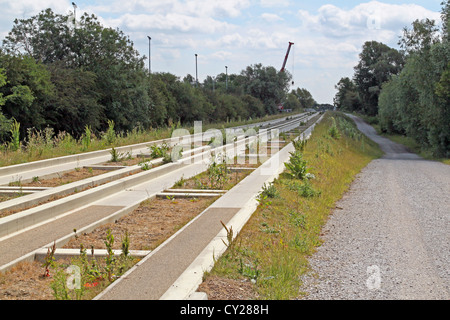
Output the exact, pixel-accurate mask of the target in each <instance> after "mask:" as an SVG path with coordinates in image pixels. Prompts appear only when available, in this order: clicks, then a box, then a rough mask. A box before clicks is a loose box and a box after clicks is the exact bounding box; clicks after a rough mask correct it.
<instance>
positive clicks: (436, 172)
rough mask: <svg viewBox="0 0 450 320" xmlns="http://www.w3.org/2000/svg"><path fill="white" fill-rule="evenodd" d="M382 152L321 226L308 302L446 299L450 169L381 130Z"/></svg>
mask: <svg viewBox="0 0 450 320" xmlns="http://www.w3.org/2000/svg"><path fill="white" fill-rule="evenodd" d="M353 118H354V120H355V122H356V123H357V125H358V128H359V129H360V130H361V131H362V132H363V133H365V134H366V135H367V136H368V137H369V138H371V139H372V140H374V141H375V142H377V143H378V144H379V145H380V146H381V148H382V149H383V151H384V152H385V155H384V156H383V157H382V158H380V159H377V160H374V161H372V162H371V163H370V164H369V165H368V166H366V167H365V168H364V169H363V170H362V171H361V173H360V174H359V175H358V176H357V177H356V179H355V181H354V182H353V184H352V185H351V187H350V189H349V191H348V192H347V193H346V194H345V195H344V197H343V198H342V199H341V200H340V201H339V202H338V203H337V207H339V209H335V210H334V211H333V213H332V214H331V215H330V217H329V220H328V222H327V224H326V225H325V227H324V229H323V233H324V235H323V239H322V240H323V241H324V242H323V244H322V246H321V247H319V248H318V250H317V252H316V253H315V254H314V255H313V256H312V257H311V259H310V266H311V268H312V270H313V271H312V272H310V273H308V274H307V275H305V277H304V279H303V282H304V285H303V287H302V288H301V290H300V291H301V292H305V293H306V294H307V295H306V296H305V297H304V299H311V300H317V299H320V300H324V299H326V300H417V299H421V300H435V299H436V300H448V299H449V298H450V267H449V266H450V236H449V235H450V232H449V231H450V166H448V165H445V164H443V163H440V162H435V161H427V160H424V159H422V158H420V157H418V156H417V155H415V154H412V153H410V152H408V151H407V150H406V148H404V147H403V146H401V145H398V144H395V143H393V142H391V141H390V140H388V139H386V138H383V137H380V136H378V135H376V133H375V130H374V129H373V128H372V127H370V126H369V125H367V124H365V123H364V122H362V121H361V120H360V119H359V118H357V117H353Z"/></svg>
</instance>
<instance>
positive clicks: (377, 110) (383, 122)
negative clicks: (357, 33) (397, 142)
mask: <svg viewBox="0 0 450 320" xmlns="http://www.w3.org/2000/svg"><path fill="white" fill-rule="evenodd" d="M449 9H450V3H449V1H448V0H447V1H445V2H443V3H442V10H441V17H442V28H439V27H438V25H437V23H436V21H434V20H430V19H423V20H416V21H414V22H413V23H412V24H411V27H409V28H408V27H405V28H404V29H403V35H402V36H401V37H400V40H399V43H398V44H399V47H400V50H396V49H394V48H390V47H388V46H387V45H385V44H383V43H379V42H376V41H369V42H366V43H365V44H364V46H363V48H362V52H361V54H360V55H359V58H360V61H359V63H358V65H357V66H355V68H354V70H355V73H354V76H353V78H352V79H350V78H348V77H344V78H342V79H341V80H340V81H339V82H338V83H337V85H336V89H337V93H336V96H335V99H334V104H335V106H336V107H337V108H338V109H340V110H344V111H350V112H354V111H355V112H360V113H363V114H366V115H369V116H373V117H376V120H377V121H378V123H379V125H380V128H381V130H382V131H383V132H386V133H389V134H402V135H406V136H409V137H411V138H413V139H414V140H415V141H416V142H417V143H418V144H419V145H420V146H421V147H422V149H424V150H430V151H432V152H433V154H434V155H435V156H443V157H447V158H448V157H450V125H449V124H450V68H449V67H450V45H449V38H450V37H449V30H450V26H449V23H450V22H449V21H450V19H449V17H450V10H449Z"/></svg>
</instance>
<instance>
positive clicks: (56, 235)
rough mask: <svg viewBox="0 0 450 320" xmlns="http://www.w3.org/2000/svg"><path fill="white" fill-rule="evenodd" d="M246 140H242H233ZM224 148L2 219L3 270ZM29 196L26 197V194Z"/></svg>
mask: <svg viewBox="0 0 450 320" xmlns="http://www.w3.org/2000/svg"><path fill="white" fill-rule="evenodd" d="M312 117H313V116H309V117H308V116H304V117H303V118H297V119H296V120H294V121H288V122H286V123H284V124H282V125H277V126H276V128H277V129H279V130H280V131H286V130H290V129H291V128H292V127H294V126H298V122H299V121H301V120H305V121H306V119H307V118H308V119H309V118H312ZM295 121H297V124H296V125H295V124H294V122H295ZM254 138H255V137H254V136H253V137H248V138H246V139H254ZM242 141H244V140H239V141H238V142H235V144H239V143H242ZM247 141H248V140H247ZM205 150H206V151H205ZM222 150H226V152H227V153H228V152H229V151H230V150H231V151H233V150H235V148H230V145H228V146H227V145H225V146H222V147H219V148H216V149H213V150H211V148H209V147H203V148H198V154H194V155H190V156H188V157H186V158H184V159H182V160H179V161H177V162H174V163H169V164H166V165H163V166H160V167H157V168H154V169H152V170H149V171H144V172H140V173H138V174H135V175H133V176H129V177H125V178H120V179H117V180H113V181H111V182H109V183H106V184H105V185H102V186H100V187H96V188H93V189H90V190H88V191H84V192H80V193H77V194H74V195H71V196H68V197H66V198H64V199H59V200H56V201H53V202H51V203H47V204H44V205H40V206H37V207H35V208H32V209H27V210H24V211H22V212H19V213H16V214H13V215H11V216H7V217H4V218H1V219H0V252H1V254H0V266H1V267H0V271H3V270H7V269H9V268H10V267H12V266H13V265H15V264H16V263H17V262H20V261H23V260H27V259H34V254H35V252H36V251H37V250H39V249H41V248H43V247H46V246H48V245H49V244H53V241H55V240H54V239H59V240H57V241H56V244H57V246H62V245H64V243H66V242H67V241H69V240H70V238H71V237H73V236H74V233H73V230H74V229H76V230H78V232H89V231H90V230H92V229H93V228H95V227H96V226H98V225H101V224H104V223H107V222H110V221H114V220H116V219H118V217H120V216H121V215H124V214H127V213H129V212H131V211H132V210H134V209H135V208H136V207H137V206H139V204H140V203H141V202H142V201H144V200H145V199H148V198H152V197H154V196H155V195H156V194H157V193H159V192H161V191H162V190H164V189H166V188H169V187H170V186H172V185H173V184H174V183H175V182H176V181H178V180H179V179H180V178H181V177H184V178H189V177H192V176H195V175H196V174H198V173H201V172H203V171H204V170H206V168H207V165H206V163H205V162H204V161H198V160H199V159H204V158H205V157H206V156H207V155H208V156H209V155H210V154H211V152H213V153H217V152H220V151H222ZM244 150H245V149H244ZM194 153H195V152H194ZM25 197H27V196H24V197H23V198H25Z"/></svg>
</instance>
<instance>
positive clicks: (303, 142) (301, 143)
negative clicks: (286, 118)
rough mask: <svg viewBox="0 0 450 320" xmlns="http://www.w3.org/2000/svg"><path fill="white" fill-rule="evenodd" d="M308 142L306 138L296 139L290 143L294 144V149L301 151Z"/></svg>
mask: <svg viewBox="0 0 450 320" xmlns="http://www.w3.org/2000/svg"><path fill="white" fill-rule="evenodd" d="M307 143H308V140H306V139H297V140H294V141H292V145H293V146H294V148H295V150H297V151H300V152H303V151H304V150H305V148H306V144H307Z"/></svg>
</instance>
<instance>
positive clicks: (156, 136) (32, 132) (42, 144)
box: [0, 114, 286, 167]
mask: <svg viewBox="0 0 450 320" xmlns="http://www.w3.org/2000/svg"><path fill="white" fill-rule="evenodd" d="M283 117H286V115H285V114H279V115H272V116H266V117H263V118H259V119H252V120H249V121H239V122H237V121H236V122H228V123H209V124H204V125H203V130H204V131H206V130H208V129H212V128H226V127H234V126H239V125H243V124H251V123H255V122H259V121H267V120H272V119H277V118H283ZM14 126H17V127H14ZM114 126H115V124H114V122H113V121H108V129H107V130H106V132H98V133H94V132H93V131H92V130H91V128H90V127H86V128H85V132H84V134H83V135H82V136H81V137H80V139H75V138H74V137H73V136H71V135H70V134H69V133H68V132H58V133H56V134H55V132H53V129H52V128H49V127H48V128H46V129H44V130H36V129H34V128H28V130H27V132H28V134H27V137H25V138H24V139H23V140H22V141H20V140H19V135H18V133H19V128H20V123H16V124H14V123H13V126H12V130H14V131H11V141H10V142H9V143H4V144H3V145H0V167H3V166H8V165H13V164H19V163H24V162H30V161H37V160H43V159H49V158H53V157H60V156H66V155H71V154H78V153H82V152H89V151H96V150H102V149H109V148H111V147H120V146H125V145H130V144H136V143H143V142H147V141H154V140H160V139H166V138H170V137H171V134H172V132H173V130H174V127H173V126H168V127H159V128H149V129H147V130H144V129H143V128H141V127H136V128H134V129H133V130H131V131H127V132H116V131H115V129H114ZM185 128H186V129H187V130H188V131H189V132H191V133H193V132H194V127H193V126H192V127H191V126H185ZM88 137H90V139H89V138H88Z"/></svg>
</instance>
